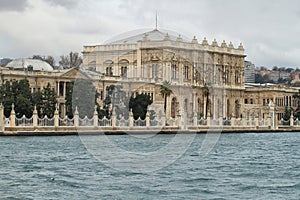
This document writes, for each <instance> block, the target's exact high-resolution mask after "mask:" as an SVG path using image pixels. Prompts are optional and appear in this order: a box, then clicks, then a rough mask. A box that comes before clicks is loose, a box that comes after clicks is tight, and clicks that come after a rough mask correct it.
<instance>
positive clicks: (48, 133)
mask: <svg viewBox="0 0 300 200" xmlns="http://www.w3.org/2000/svg"><path fill="white" fill-rule="evenodd" d="M279 132H300V130H298V129H277V130H272V129H269V130H266V129H264V130H253V129H252V130H245V129H244V130H218V129H208V130H160V131H157V130H130V131H129V130H113V131H107V130H105V131H90V130H88V131H65V132H62V131H18V132H0V137H11V136H71V135H78V136H84V135H87V136H88V135H128V133H130V134H132V135H141V134H145V135H147V134H159V135H168V134H207V133H209V134H214V133H218V134H219V133H220V134H243V133H279Z"/></svg>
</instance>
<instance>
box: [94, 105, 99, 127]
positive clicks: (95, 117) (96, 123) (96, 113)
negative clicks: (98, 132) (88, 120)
mask: <svg viewBox="0 0 300 200" xmlns="http://www.w3.org/2000/svg"><path fill="white" fill-rule="evenodd" d="M97 127H98V112H97V106H95V108H94V128H97Z"/></svg>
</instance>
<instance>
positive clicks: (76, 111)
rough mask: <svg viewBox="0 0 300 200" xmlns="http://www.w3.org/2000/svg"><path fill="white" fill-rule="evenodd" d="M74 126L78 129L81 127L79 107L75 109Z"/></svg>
mask: <svg viewBox="0 0 300 200" xmlns="http://www.w3.org/2000/svg"><path fill="white" fill-rule="evenodd" d="M74 126H75V127H78V126H79V113H78V109H77V106H76V107H75V112H74Z"/></svg>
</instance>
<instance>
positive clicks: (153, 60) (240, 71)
mask: <svg viewBox="0 0 300 200" xmlns="http://www.w3.org/2000/svg"><path fill="white" fill-rule="evenodd" d="M244 58H245V54H244V48H243V46H242V44H240V45H239V46H238V48H234V46H233V44H232V43H231V42H230V43H229V44H227V43H225V41H223V42H222V43H221V45H219V44H218V43H217V41H216V40H214V41H213V42H212V43H211V44H209V43H208V41H207V40H206V38H204V39H203V41H202V42H200V43H199V42H198V41H197V39H196V37H194V38H193V39H191V40H187V39H184V38H183V37H181V36H180V35H178V36H175V35H172V34H170V33H168V32H162V31H160V30H157V29H154V30H152V31H149V32H145V33H142V34H137V35H132V36H129V37H126V38H121V39H118V40H116V41H112V42H110V43H107V44H103V45H92V46H84V48H83V67H84V68H85V69H86V70H92V71H96V72H100V73H101V74H103V75H104V77H103V78H104V79H106V78H108V77H113V78H115V79H116V81H117V84H121V85H123V87H124V88H126V89H127V90H128V91H131V92H139V93H147V94H151V95H152V96H153V100H154V106H156V107H162V105H163V98H162V95H161V94H160V92H159V90H160V86H161V84H162V82H163V81H170V82H171V83H172V90H173V93H172V94H171V96H170V97H169V98H168V102H167V112H166V115H167V117H172V118H174V117H176V115H177V114H178V113H179V112H180V111H183V113H184V114H186V115H187V116H189V117H190V116H193V115H194V114H195V113H197V112H198V113H202V114H203V115H204V117H206V116H207V115H208V114H210V116H211V117H214V118H219V117H227V118H228V117H230V116H232V115H237V116H239V115H240V114H241V111H242V109H243V104H242V102H243V99H244V97H243V95H244ZM104 85H107V83H105V84H104ZM102 90H103V92H105V88H104V87H103V88H102ZM207 90H208V92H206V91H207ZM207 94H208V98H207V97H206V96H207Z"/></svg>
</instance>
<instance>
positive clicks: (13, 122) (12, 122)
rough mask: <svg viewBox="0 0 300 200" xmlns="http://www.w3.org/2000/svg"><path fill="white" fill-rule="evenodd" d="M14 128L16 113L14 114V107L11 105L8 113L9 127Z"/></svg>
mask: <svg viewBox="0 0 300 200" xmlns="http://www.w3.org/2000/svg"><path fill="white" fill-rule="evenodd" d="M15 126H16V113H15V105H14V104H12V105H11V112H10V127H15Z"/></svg>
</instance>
